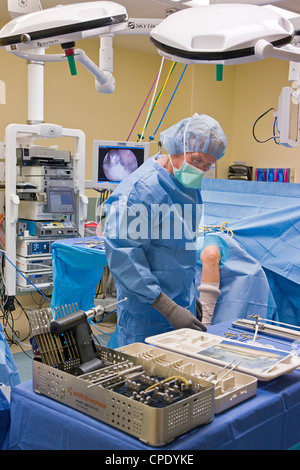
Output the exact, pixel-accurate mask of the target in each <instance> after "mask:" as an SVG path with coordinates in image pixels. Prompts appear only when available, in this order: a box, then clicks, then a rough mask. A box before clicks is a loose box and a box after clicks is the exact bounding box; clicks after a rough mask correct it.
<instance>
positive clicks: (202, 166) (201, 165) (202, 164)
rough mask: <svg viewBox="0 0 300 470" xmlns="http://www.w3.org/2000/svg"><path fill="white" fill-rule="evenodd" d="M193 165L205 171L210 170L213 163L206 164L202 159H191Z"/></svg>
mask: <svg viewBox="0 0 300 470" xmlns="http://www.w3.org/2000/svg"><path fill="white" fill-rule="evenodd" d="M191 164H192V165H194V166H195V167H197V168H200V169H201V170H203V171H208V170H210V168H211V166H212V163H206V162H205V161H203V160H202V159H201V158H200V159H196V158H191Z"/></svg>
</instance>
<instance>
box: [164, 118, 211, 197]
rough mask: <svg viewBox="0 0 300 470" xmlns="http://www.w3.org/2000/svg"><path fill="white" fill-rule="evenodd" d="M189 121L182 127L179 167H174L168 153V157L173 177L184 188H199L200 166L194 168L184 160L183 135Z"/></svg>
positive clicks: (202, 173)
mask: <svg viewBox="0 0 300 470" xmlns="http://www.w3.org/2000/svg"><path fill="white" fill-rule="evenodd" d="M191 121H192V119H191ZM191 121H189V122H188V123H187V125H186V127H185V129H184V134H183V151H184V162H183V164H182V165H181V168H180V169H179V170H178V168H174V166H173V162H172V160H171V157H170V155H169V159H170V162H171V165H172V167H173V173H174V176H175V178H176V179H177V180H178V181H179V182H180V183H181V184H183V186H185V187H186V188H191V189H201V183H202V178H203V175H204V171H202V170H200V168H196V167H195V166H193V165H191V164H190V163H188V162H187V161H186V150H185V135H186V131H187V128H188V126H189V124H190V122H191Z"/></svg>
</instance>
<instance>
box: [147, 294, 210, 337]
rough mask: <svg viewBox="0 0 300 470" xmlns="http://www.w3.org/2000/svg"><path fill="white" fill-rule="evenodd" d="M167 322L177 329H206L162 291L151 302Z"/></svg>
mask: <svg viewBox="0 0 300 470" xmlns="http://www.w3.org/2000/svg"><path fill="white" fill-rule="evenodd" d="M152 307H153V308H155V310H158V311H159V313H161V314H162V315H163V316H164V317H165V318H166V319H167V320H168V322H169V323H170V324H171V325H172V326H173V328H175V330H178V329H179V328H191V329H193V330H199V331H206V327H205V326H204V325H203V324H202V323H201V322H200V321H199V320H198V319H197V318H196V317H195V316H194V315H193V314H192V313H191V312H189V310H187V309H186V308H184V307H180V306H179V305H177V304H176V302H174V301H173V300H172V299H170V297H168V296H167V295H166V294H164V293H163V292H162V293H161V294H160V295H159V296H158V298H157V299H156V301H155V302H154V303H153V304H152Z"/></svg>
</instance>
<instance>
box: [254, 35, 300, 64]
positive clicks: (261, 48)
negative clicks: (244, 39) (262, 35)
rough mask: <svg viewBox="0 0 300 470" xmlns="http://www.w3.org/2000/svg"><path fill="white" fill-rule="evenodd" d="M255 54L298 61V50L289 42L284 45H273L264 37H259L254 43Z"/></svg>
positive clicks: (299, 56) (264, 57)
mask: <svg viewBox="0 0 300 470" xmlns="http://www.w3.org/2000/svg"><path fill="white" fill-rule="evenodd" d="M255 55H256V56H257V57H261V58H263V59H268V58H274V59H282V60H288V61H294V62H300V50H299V48H297V47H296V46H292V45H290V44H288V45H286V46H284V47H274V46H273V45H272V44H271V43H270V42H268V41H266V40H265V39H260V40H259V41H257V43H256V44H255Z"/></svg>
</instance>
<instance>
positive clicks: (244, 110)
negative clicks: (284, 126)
mask: <svg viewBox="0 0 300 470" xmlns="http://www.w3.org/2000/svg"><path fill="white" fill-rule="evenodd" d="M227 68H228V67H225V70H224V76H225V80H226V71H227ZM235 74H236V75H235V92H234V101H233V106H234V113H233V134H232V162H233V161H246V162H247V164H248V165H252V166H253V167H254V169H255V168H261V167H263V168H294V169H295V182H297V183H299V182H300V148H299V147H296V148H293V149H292V148H286V147H284V146H281V145H277V144H276V143H275V142H274V140H273V139H271V140H270V141H268V142H266V143H258V142H256V141H255V140H254V138H253V135H252V127H253V124H254V122H255V121H256V119H257V118H258V117H259V116H261V115H262V114H263V113H264V112H265V111H267V110H268V109H270V108H275V110H278V99H279V95H280V93H281V90H282V88H283V87H285V86H291V85H292V82H290V81H289V80H288V76H289V62H287V61H283V60H278V59H265V60H262V61H258V62H253V63H248V64H242V65H238V66H235ZM273 122H274V116H273V111H271V112H269V113H268V114H267V115H266V116H265V117H263V118H262V119H260V120H259V121H258V123H257V125H256V126H255V135H256V137H257V139H258V140H266V139H268V138H270V137H272V136H273ZM277 135H278V133H277Z"/></svg>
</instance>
